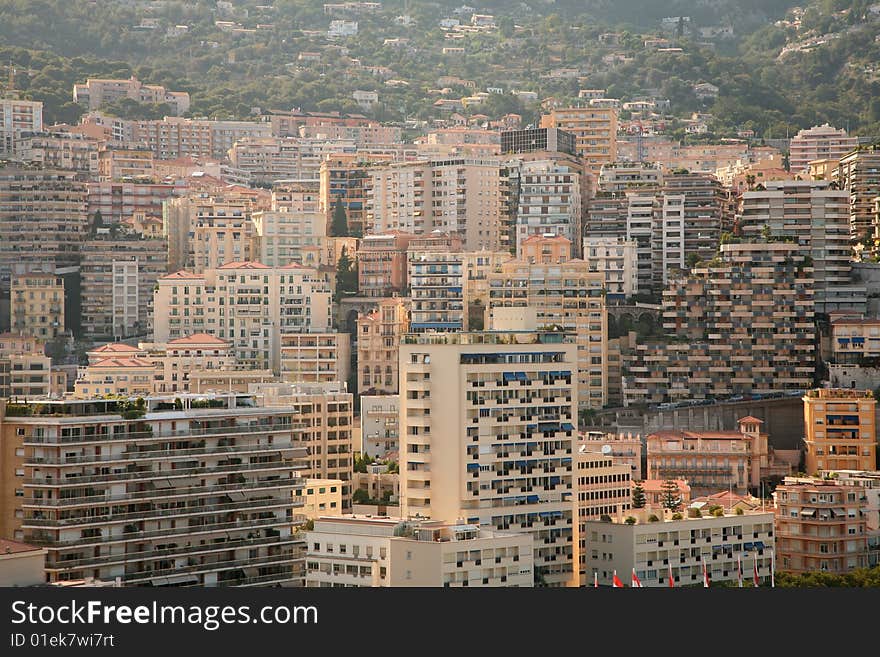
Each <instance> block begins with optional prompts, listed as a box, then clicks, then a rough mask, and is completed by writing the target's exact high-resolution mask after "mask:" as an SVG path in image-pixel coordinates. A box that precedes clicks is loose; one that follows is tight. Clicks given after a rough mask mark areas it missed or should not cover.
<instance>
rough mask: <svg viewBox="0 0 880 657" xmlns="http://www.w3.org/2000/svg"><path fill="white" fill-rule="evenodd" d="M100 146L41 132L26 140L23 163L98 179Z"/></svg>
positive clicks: (67, 134) (79, 137)
mask: <svg viewBox="0 0 880 657" xmlns="http://www.w3.org/2000/svg"><path fill="white" fill-rule="evenodd" d="M2 103H3V101H2V100H0V104H2ZM99 143H100V142H98V140H97V139H92V138H91V137H88V136H86V135H82V134H77V133H72V132H40V133H35V134H28V135H27V136H24V137H22V138H21V141H20V144H21V146H20V151H19V152H20V157H21V159H22V160H24V161H25V162H33V163H35V164H37V165H38V166H40V167H41V168H43V169H63V170H67V171H76V172H78V173H83V174H86V175H87V176H88V177H89V178H90V179H97V177H98V145H99ZM0 150H2V149H0Z"/></svg>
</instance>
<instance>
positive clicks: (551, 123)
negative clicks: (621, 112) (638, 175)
mask: <svg viewBox="0 0 880 657" xmlns="http://www.w3.org/2000/svg"><path fill="white" fill-rule="evenodd" d="M541 127H542V128H561V129H563V130H565V131H566V132H569V133H571V134H573V135H574V136H575V140H576V145H577V154H578V155H580V156H581V158H582V159H583V161H584V165H585V166H586V168H587V171H589V172H590V173H592V174H593V176H594V177H596V178H598V176H599V173H600V172H601V170H602V166H603V165H605V164H609V163H611V162H615V161H617V110H616V109H614V108H610V107H609V108H604V107H603V108H599V107H565V108H563V107H557V108H554V109H552V110H551V111H550V113H549V114H545V115H543V116H542V117H541Z"/></svg>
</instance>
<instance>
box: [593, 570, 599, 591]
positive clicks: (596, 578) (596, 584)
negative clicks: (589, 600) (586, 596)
mask: <svg viewBox="0 0 880 657" xmlns="http://www.w3.org/2000/svg"><path fill="white" fill-rule="evenodd" d="M593 588H594V589H598V588H599V573H598V572H595V573H593Z"/></svg>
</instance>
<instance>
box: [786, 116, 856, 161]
mask: <svg viewBox="0 0 880 657" xmlns="http://www.w3.org/2000/svg"><path fill="white" fill-rule="evenodd" d="M858 145H859V138H858V137H848V136H847V134H846V130H842V129H837V128H833V127H831V126H830V125H829V124H827V123H825V124H823V125H818V126H813V127H812V128H809V129H805V130H801V131H799V132H798V133H797V134H796V135H795V136H794V137H792V138H791V144H790V145H789V151H790V154H789V156H788V160H789V164H790V167H791V170H792V171H800V172H806V171H808V170H809V168H810V162H812V161H813V160H839V159H840V158H842V157H843V156H844V155H846V154H847V153H849V152H850V151H851V150H853V149H854V148H856V147H857V146H858Z"/></svg>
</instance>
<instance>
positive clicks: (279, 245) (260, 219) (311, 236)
mask: <svg viewBox="0 0 880 657" xmlns="http://www.w3.org/2000/svg"><path fill="white" fill-rule="evenodd" d="M319 199H320V188H319V183H318V181H311V180H309V181H296V182H294V181H287V182H283V183H281V184H280V186H279V187H278V188H276V189H275V190H274V191H273V193H272V209H271V210H267V211H261V212H254V213H253V215H252V220H253V224H254V233H253V247H252V249H251V250H252V253H253V254H254V258H255V259H256V260H259V261H260V262H262V263H264V264H266V265H270V266H273V267H280V266H283V265H287V264H290V263H292V262H295V263H297V264H300V265H305V266H307V267H318V266H319V265H321V264H323V260H322V258H323V256H324V242H325V241H326V239H327V217H326V214H325V213H324V212H322V211H321V209H320V207H319V206H320V203H319Z"/></svg>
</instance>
